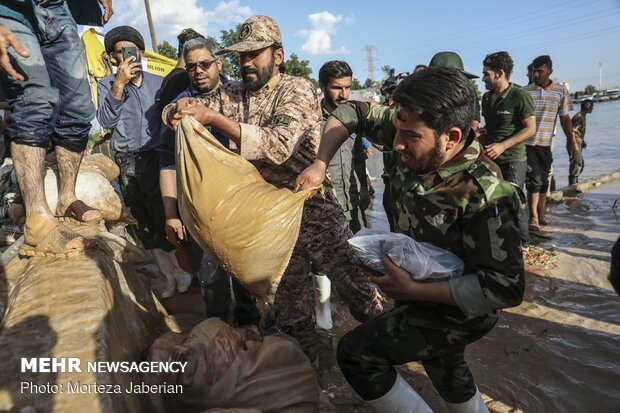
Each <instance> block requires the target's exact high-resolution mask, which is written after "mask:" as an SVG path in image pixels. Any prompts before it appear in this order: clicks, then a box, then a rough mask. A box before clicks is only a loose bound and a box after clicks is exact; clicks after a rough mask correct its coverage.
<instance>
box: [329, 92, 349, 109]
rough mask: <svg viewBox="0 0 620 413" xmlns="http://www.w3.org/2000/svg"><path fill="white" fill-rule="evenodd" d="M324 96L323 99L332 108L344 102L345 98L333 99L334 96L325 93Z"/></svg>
mask: <svg viewBox="0 0 620 413" xmlns="http://www.w3.org/2000/svg"><path fill="white" fill-rule="evenodd" d="M324 97H325V101H326V102H327V104H328V105H329V106H331V107H332V108H337V107H338V106H339V105H340V104H341V103H344V102H346V100H335V99H334V98H332V97H331V96H329V94H325V96H324Z"/></svg>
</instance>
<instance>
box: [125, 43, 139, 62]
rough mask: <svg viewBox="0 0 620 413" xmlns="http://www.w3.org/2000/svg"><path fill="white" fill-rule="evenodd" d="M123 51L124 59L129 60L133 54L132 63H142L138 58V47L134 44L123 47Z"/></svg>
mask: <svg viewBox="0 0 620 413" xmlns="http://www.w3.org/2000/svg"><path fill="white" fill-rule="evenodd" d="M121 51H122V53H123V60H127V59H129V58H130V57H131V56H133V57H134V59H133V61H132V63H140V61H139V60H138V49H137V48H135V47H133V46H124V47H123V48H122V49H121Z"/></svg>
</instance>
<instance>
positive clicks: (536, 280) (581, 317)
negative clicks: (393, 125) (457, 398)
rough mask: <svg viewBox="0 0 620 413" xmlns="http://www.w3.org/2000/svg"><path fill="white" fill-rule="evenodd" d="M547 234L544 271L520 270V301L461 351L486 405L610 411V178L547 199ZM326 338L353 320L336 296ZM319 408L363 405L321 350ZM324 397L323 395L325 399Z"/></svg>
mask: <svg viewBox="0 0 620 413" xmlns="http://www.w3.org/2000/svg"><path fill="white" fill-rule="evenodd" d="M378 166H380V155H377V154H375V155H373V156H372V157H371V160H370V162H369V169H370V170H371V173H372V174H373V177H375V176H376V178H378V179H375V180H373V186H374V187H375V189H376V191H377V195H376V199H375V202H374V205H373V210H372V211H371V219H372V222H373V224H374V225H375V227H379V228H387V221H386V220H385V218H384V215H383V210H382V207H381V205H380V201H381V196H382V187H383V185H382V183H381V181H380V178H379V173H378V172H377V171H380V169H378V168H377V167H378ZM549 221H550V226H549V227H548V228H547V231H548V235H549V236H550V237H551V239H550V240H544V242H542V243H541V244H540V246H542V247H545V248H547V249H551V250H553V251H554V252H555V254H556V255H557V264H556V266H555V268H552V269H550V270H548V271H546V272H545V275H544V276H542V277H541V276H537V275H533V274H532V273H529V272H528V273H527V275H526V295H525V300H524V302H523V304H522V305H521V306H519V307H517V308H514V309H509V310H506V311H504V314H503V315H502V318H501V320H500V321H499V323H498V324H497V325H496V327H495V328H494V329H493V330H492V331H491V333H489V334H488V335H487V336H485V337H484V338H482V339H481V340H479V341H478V342H476V343H474V344H473V345H471V346H469V347H468V351H467V354H466V357H467V360H468V362H469V365H470V367H471V370H472V372H473V374H474V377H475V379H476V383H477V385H478V386H479V388H480V390H481V392H482V393H483V398H484V399H485V401H487V404H488V406H489V408H490V409H491V411H492V412H525V413H543V412H544V413H554V412H561V413H573V412H576V413H581V412H597V413H598V412H601V413H617V412H620V391H619V390H618V383H620V350H619V349H620V298H619V297H618V296H617V295H616V294H615V292H614V291H613V290H612V289H611V286H610V285H609V282H608V281H607V275H608V274H609V261H610V251H611V247H612V245H613V243H614V242H615V240H616V239H617V238H618V234H620V183H618V182H616V183H610V184H607V185H603V186H600V187H598V188H596V189H595V190H593V191H591V192H589V193H586V194H583V195H582V196H581V197H579V198H574V199H569V200H567V201H566V202H565V203H562V204H558V205H554V206H552V207H551V208H550V215H549ZM336 305H337V311H336V314H335V316H334V320H335V329H334V331H333V334H334V336H335V338H334V339H333V340H332V343H336V341H337V338H339V337H340V336H342V335H343V334H344V333H345V332H346V331H347V330H349V329H350V328H352V327H353V326H354V325H355V321H353V320H352V319H351V317H350V316H349V315H348V314H347V312H346V310H345V309H344V308H343V307H342V306H340V305H339V304H337V303H336ZM321 363H322V367H323V388H324V403H323V410H324V411H332V412H370V409H368V408H367V407H365V406H364V404H363V403H362V402H361V401H360V399H359V398H357V397H356V396H355V394H354V393H353V392H352V391H351V389H350V388H349V386H348V385H347V383H346V382H345V381H344V378H343V377H342V374H341V373H340V371H339V370H338V367H337V366H336V364H335V361H334V359H333V354H329V352H325V354H324V355H323V356H322V358H321ZM401 371H402V372H403V373H405V376H406V377H407V379H408V381H409V383H411V384H412V386H413V387H414V388H416V389H417V390H418V391H419V393H420V394H421V395H422V396H423V397H424V399H425V400H427V402H428V403H429V405H430V406H431V407H432V408H433V410H434V411H435V412H436V413H442V412H446V411H447V410H446V409H445V407H444V406H443V404H442V402H441V399H440V398H439V396H438V395H437V393H436V392H435V390H434V388H433V386H432V384H431V383H430V381H429V380H428V378H427V377H426V375H425V373H424V371H423V369H422V367H421V365H419V364H418V363H410V364H408V365H406V366H402V367H401ZM327 400H329V403H327Z"/></svg>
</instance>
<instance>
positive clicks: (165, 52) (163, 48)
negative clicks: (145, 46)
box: [157, 40, 178, 60]
mask: <svg viewBox="0 0 620 413" xmlns="http://www.w3.org/2000/svg"><path fill="white" fill-rule="evenodd" d="M157 51H158V52H159V54H160V55H162V56H166V57H169V58H171V59H174V60H177V57H178V56H177V48H176V47H174V46H172V45H171V44H170V43H168V42H167V41H165V40H164V42H163V43H160V44H158V45H157Z"/></svg>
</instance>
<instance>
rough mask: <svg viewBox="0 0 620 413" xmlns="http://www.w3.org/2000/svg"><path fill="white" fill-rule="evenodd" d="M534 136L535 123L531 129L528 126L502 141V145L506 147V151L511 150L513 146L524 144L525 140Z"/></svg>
mask: <svg viewBox="0 0 620 413" xmlns="http://www.w3.org/2000/svg"><path fill="white" fill-rule="evenodd" d="M534 134H536V123H534V125H533V126H532V127H529V126H528V127H525V128H523V129H521V130H520V131H519V132H517V133H515V134H514V135H512V136H511V137H510V138H508V139H506V140H505V141H504V145H505V146H506V149H508V148H512V147H513V146H516V145H518V144H520V143H523V142H525V141H526V140H528V139H529V138H531V137H532V136H534Z"/></svg>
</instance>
